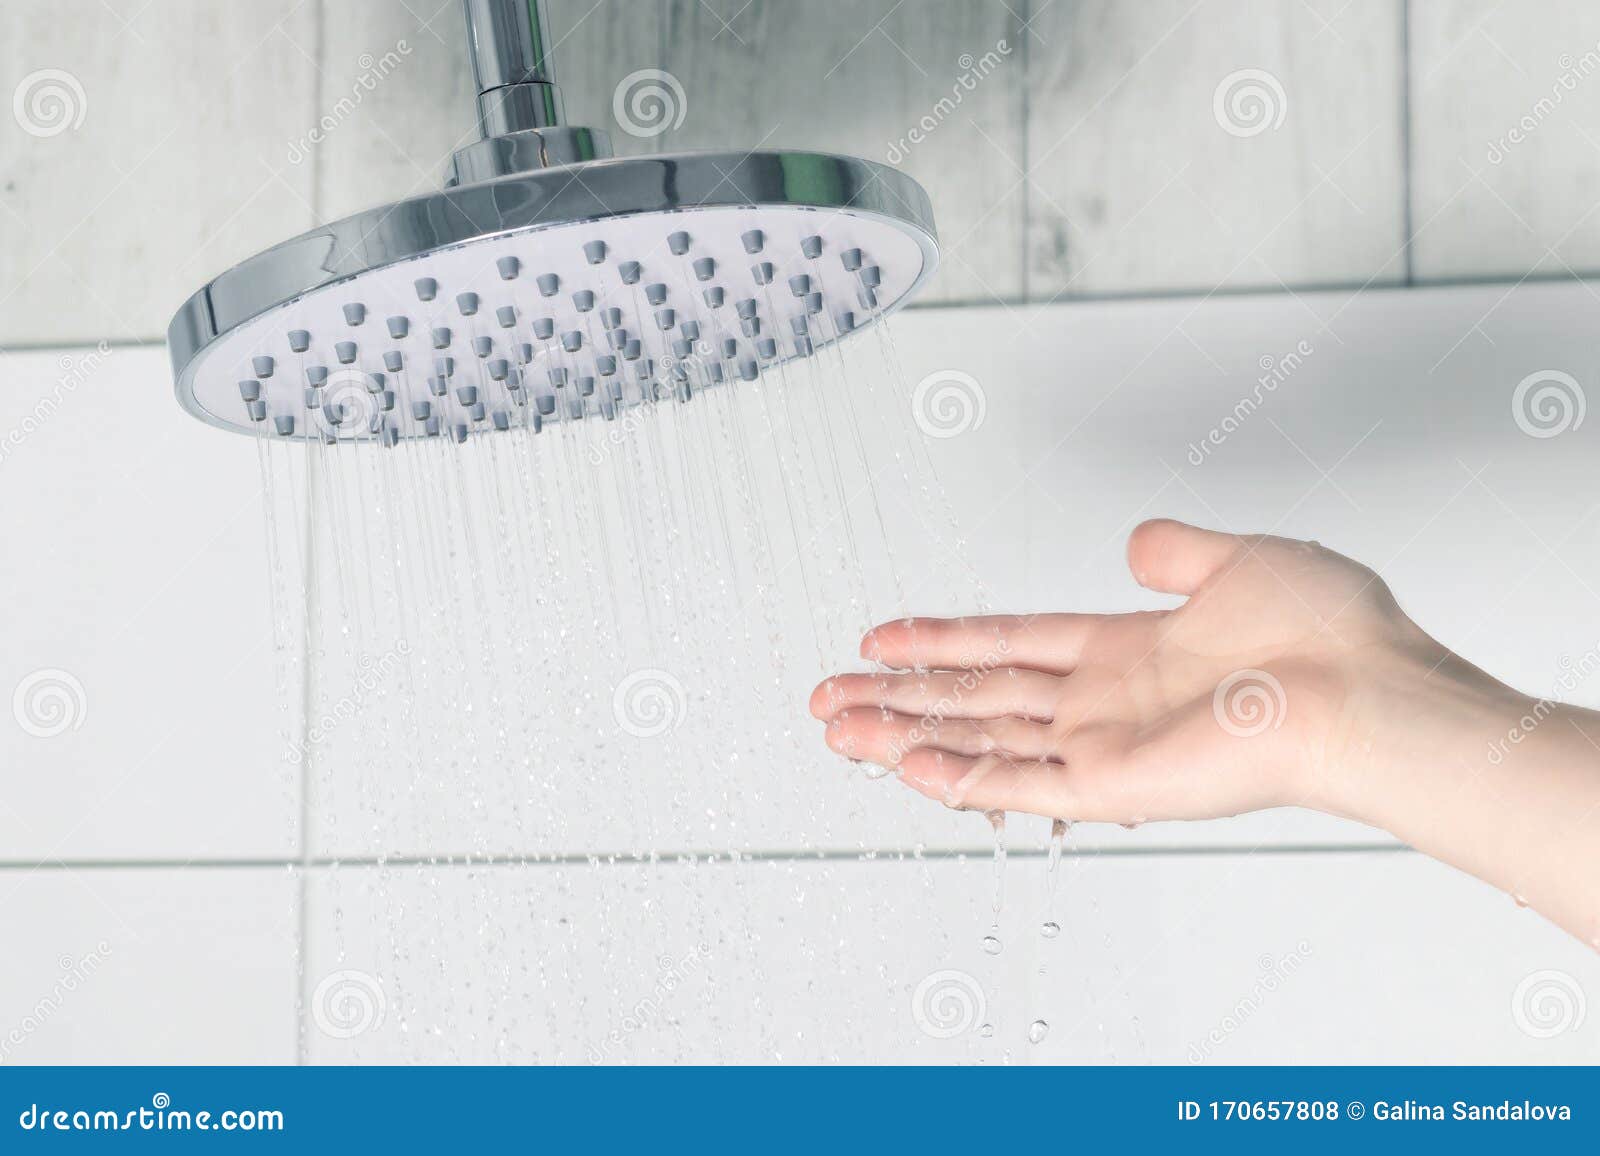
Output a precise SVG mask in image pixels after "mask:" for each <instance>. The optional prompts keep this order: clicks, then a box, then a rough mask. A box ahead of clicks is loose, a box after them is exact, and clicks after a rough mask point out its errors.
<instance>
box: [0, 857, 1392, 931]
mask: <svg viewBox="0 0 1600 1156" xmlns="http://www.w3.org/2000/svg"><path fill="white" fill-rule="evenodd" d="M993 854H994V848H993V847H992V846H986V847H951V848H946V849H928V848H924V849H923V850H921V851H917V850H916V849H915V848H911V847H886V848H882V849H880V850H876V851H859V850H844V849H834V850H820V851H738V852H734V851H697V850H683V851H662V852H656V853H654V854H653V855H651V856H649V857H646V856H644V855H641V854H640V853H638V852H636V851H596V852H587V851H570V852H563V853H560V854H551V855H542V856H537V855H536V856H531V857H530V856H527V855H520V854H506V855H498V856H485V855H473V854H467V853H463V854H451V855H391V856H387V857H379V856H375V855H352V856H349V857H339V856H306V857H303V858H300V859H287V858H284V859H274V858H255V859H50V860H46V861H44V862H41V863H34V862H29V861H28V860H25V859H4V860H0V872H5V871H126V870H177V869H182V868H193V869H199V870H217V869H244V870H259V869H262V868H272V869H279V870H281V869H284V868H289V869H300V875H301V877H302V884H301V886H302V891H303V890H304V876H305V875H307V874H308V873H309V872H310V871H312V870H316V869H318V868H338V869H340V870H345V869H348V868H352V867H385V868H394V867H428V868H430V869H439V868H446V867H469V868H470V867H477V868H484V867H591V866H596V865H600V864H603V865H605V866H609V867H645V866H649V867H665V866H680V865H684V864H700V863H733V864H739V863H899V862H919V861H928V860H939V861H943V860H951V859H963V858H966V859H985V858H987V857H989V856H991V855H993ZM1007 854H1008V855H1009V856H1010V857H1011V858H1013V859H1042V858H1044V857H1045V855H1046V854H1047V851H1046V850H1045V849H1044V848H1026V847H1013V848H1011V849H1010V850H1009V851H1008V852H1007ZM1061 854H1062V856H1063V857H1064V858H1070V859H1100V858H1104V859H1162V858H1183V857H1186V856H1201V857H1208V858H1217V857H1223V856H1229V855H1241V856H1250V855H1369V854H1408V855H1414V854H1417V851H1416V849H1415V848H1413V847H1408V846H1405V845H1404V844H1402V843H1380V842H1370V843H1328V844H1317V843H1283V844H1278V845H1275V846H1254V845H1247V844H1240V843H1217V844H1213V845H1209V846H1196V847H1184V846H1181V845H1177V844H1158V845H1155V846H1150V847H1078V848H1064V849H1063V850H1062V852H1061ZM301 912H302V919H303V918H304V904H302V908H301Z"/></svg>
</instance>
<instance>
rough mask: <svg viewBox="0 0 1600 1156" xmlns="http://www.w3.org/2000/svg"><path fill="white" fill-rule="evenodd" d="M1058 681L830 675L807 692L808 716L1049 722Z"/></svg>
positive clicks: (937, 673)
mask: <svg viewBox="0 0 1600 1156" xmlns="http://www.w3.org/2000/svg"><path fill="white" fill-rule="evenodd" d="M1061 682H1062V680H1061V679H1059V678H1057V677H1056V676H1055V675H1052V674H1042V673H1040V672H1039V671H1036V670H1018V669H1016V668H1015V667H1009V666H1003V667H1000V668H999V669H998V670H991V671H987V672H980V671H976V670H967V671H959V672H958V671H949V670H934V671H929V672H928V673H926V674H836V675H834V676H833V677H832V678H830V679H827V680H826V681H824V682H823V683H822V684H821V685H820V686H818V687H817V689H816V690H814V691H812V692H811V713H812V714H813V715H815V716H816V717H817V718H820V719H829V718H832V717H833V716H834V715H836V714H838V713H839V712H840V711H841V710H847V709H850V708H852V707H869V706H870V707H888V708H889V709H890V710H893V711H899V712H900V713H901V714H910V715H924V714H934V715H937V716H938V717H940V718H1000V717H1001V716H1002V715H1008V714H1014V715H1021V716H1022V717H1024V718H1031V719H1037V720H1040V721H1042V722H1048V721H1049V720H1050V716H1051V712H1052V710H1053V709H1054V703H1055V698H1056V696H1057V695H1058V694H1059V693H1060V688H1061Z"/></svg>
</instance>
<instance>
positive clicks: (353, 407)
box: [167, 0, 937, 445]
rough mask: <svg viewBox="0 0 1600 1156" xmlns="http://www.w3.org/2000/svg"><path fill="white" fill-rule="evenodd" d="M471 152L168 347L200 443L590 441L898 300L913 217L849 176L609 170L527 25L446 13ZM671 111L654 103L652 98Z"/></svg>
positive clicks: (688, 157) (232, 278) (800, 168)
mask: <svg viewBox="0 0 1600 1156" xmlns="http://www.w3.org/2000/svg"><path fill="white" fill-rule="evenodd" d="M465 7H466V14H467V23H468V30H469V41H470V47H471V52H472V58H473V69H474V75H475V78H476V80H477V85H478V89H479V96H478V118H479V125H480V130H481V134H482V139H481V140H478V141H476V142H474V143H473V144H471V145H468V146H467V147H466V148H464V149H462V150H460V151H458V152H457V153H456V154H455V155H454V157H453V158H452V160H451V163H450V165H449V170H448V172H447V175H446V179H445V186H446V187H445V188H444V189H442V190H441V191H439V192H434V193H429V194H427V195H424V196H420V197H415V198H411V199H408V200H404V201H399V202H396V203H393V204H389V205H384V206H380V207H378V208H375V209H369V210H367V211H365V212H362V213H357V214H356V215H354V216H352V217H346V218H344V219H343V220H339V221H334V222H332V223H330V224H327V225H324V226H321V227H319V228H317V229H314V230H312V231H311V232H309V233H305V234H302V235H301V236H299V237H295V238H293V239H291V240H288V241H285V242H283V243H282V244H279V245H276V246H274V247H273V248H271V249H268V250H266V251H265V252H263V253H260V254H257V255H256V256H254V257H251V258H249V259H248V260H246V261H244V262H242V263H240V264H239V265H237V266H235V267H234V268H232V269H230V270H228V271H227V272H226V273H223V274H222V275H221V276H219V277H217V278H216V279H215V280H213V281H211V282H210V283H209V284H207V285H205V286H204V287H203V288H201V289H200V290H199V291H198V292H197V293H195V294H194V295H193V296H192V297H191V298H189V300H188V301H186V302H185V303H184V305H183V307H182V308H181V309H179V310H178V313H177V315H176V316H175V317H174V318H173V320H172V323H171V325H170V327H169V329H168V335H167V337H168V344H169V347H170V349H171V352H172V359H173V370H174V376H175V379H176V388H177V395H178V400H179V402H180V403H181V404H182V405H183V407H184V408H185V409H187V410H188V411H189V412H190V413H192V414H193V415H194V416H196V417H198V418H200V419H201V420H202V421H206V422H209V423H210V424H213V425H217V426H221V427H223V428H225V429H233V430H238V431H242V432H250V433H267V434H271V435H273V436H281V437H321V438H323V439H324V440H339V441H344V440H353V441H368V440H377V441H381V442H384V443H387V444H391V445H392V444H394V443H396V442H398V441H400V440H403V439H406V438H413V437H425V436H439V435H445V436H449V437H453V438H455V439H457V440H463V439H465V438H467V437H468V436H471V435H472V434H473V433H475V432H477V431H480V430H481V431H488V430H495V429H499V430H505V429H508V428H511V427H513V426H515V427H518V428H527V429H532V430H535V431H537V430H538V429H539V428H541V427H542V426H543V425H544V424H547V423H549V422H553V421H571V420H577V419H582V418H588V417H593V418H601V419H604V420H611V419H614V418H616V417H617V416H618V414H619V413H622V412H625V411H626V410H628V409H629V408H631V407H633V406H637V405H640V404H647V403H654V402H660V401H674V400H676V401H680V402H681V401H687V400H689V399H691V398H692V397H693V396H694V395H695V394H696V393H697V392H698V391H699V390H701V389H703V388H708V387H714V386H718V385H722V384H724V383H731V382H735V381H740V380H743V381H755V380H757V379H759V378H760V376H761V375H762V374H763V373H764V372H765V371H766V369H767V368H768V367H770V366H772V365H775V364H777V363H779V362H782V361H787V360H789V359H792V358H796V357H807V356H810V355H812V354H813V353H814V352H815V351H816V350H818V349H820V348H821V347H823V346H824V345H827V344H829V343H832V342H835V341H838V340H840V339H842V338H843V337H845V336H847V335H849V334H850V333H851V332H853V331H854V330H856V329H859V328H862V327H864V326H866V325H868V324H871V323H872V322H875V321H876V320H878V319H879V318H880V317H881V316H883V315H884V314H885V313H887V312H889V311H891V310H893V309H894V308H896V307H898V306H899V305H900V304H902V303H904V302H905V301H906V300H908V299H909V298H910V297H911V296H912V295H913V294H914V293H915V292H916V291H917V289H918V288H919V287H920V286H921V285H922V283H923V282H924V281H925V280H926V279H927V278H928V276H929V275H930V274H931V273H932V271H933V268H934V265H935V263H936V260H937V247H936V239H935V233H934V225H933V213H932V209H931V207H930V205H929V202H928V197H927V194H926V193H925V192H924V191H923V190H922V188H921V186H919V185H918V184H917V183H916V182H915V181H913V180H912V179H911V178H909V177H907V176H905V175H904V174H903V173H901V172H899V171H898V170H896V169H893V168H889V167H887V166H884V165H880V164H876V163H874V162H871V161H866V160H861V159H858V158H854V157H846V156H833V155H829V154H824V153H813V152H790V151H768V150H759V149H758V150H756V151H753V152H733V151H729V152H696V153H684V154H678V155H668V154H663V155H654V156H642V157H629V158H613V157H611V155H610V151H611V150H610V144H609V141H608V140H607V138H606V136H605V134H604V133H602V132H598V131H595V130H590V129H585V128H578V127H572V126H568V125H565V124H563V123H562V121H563V114H562V107H561V97H560V93H559V90H558V89H557V88H556V86H555V84H554V82H553V79H552V72H551V68H550V62H549V52H548V43H547V39H546V29H547V27H548V25H547V24H546V23H545V21H544V12H543V0H465ZM669 95H670V94H669Z"/></svg>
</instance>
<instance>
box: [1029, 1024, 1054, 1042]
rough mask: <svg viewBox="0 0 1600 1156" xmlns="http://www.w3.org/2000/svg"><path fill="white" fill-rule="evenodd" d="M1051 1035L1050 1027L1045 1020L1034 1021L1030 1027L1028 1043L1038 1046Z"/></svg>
mask: <svg viewBox="0 0 1600 1156" xmlns="http://www.w3.org/2000/svg"><path fill="white" fill-rule="evenodd" d="M1049 1034H1050V1025H1049V1024H1047V1023H1045V1022H1044V1021H1043V1020H1034V1021H1033V1022H1032V1023H1031V1024H1029V1025H1028V1042H1029V1043H1030V1044H1037V1043H1039V1042H1040V1041H1041V1040H1043V1039H1044V1038H1045V1036H1047V1035H1049Z"/></svg>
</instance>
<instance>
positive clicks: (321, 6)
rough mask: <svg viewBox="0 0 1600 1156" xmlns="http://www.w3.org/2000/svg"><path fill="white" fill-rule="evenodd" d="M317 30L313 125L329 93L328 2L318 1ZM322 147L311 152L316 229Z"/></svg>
mask: <svg viewBox="0 0 1600 1156" xmlns="http://www.w3.org/2000/svg"><path fill="white" fill-rule="evenodd" d="M314 20H315V23H314V24H313V25H312V27H313V28H314V29H315V32H314V33H313V37H312V43H311V56H312V59H314V60H315V61H316V62H317V63H316V69H317V75H316V76H314V77H313V78H312V81H311V99H312V102H313V105H312V109H311V122H312V123H313V124H315V123H317V121H318V120H319V119H320V118H321V116H322V109H323V107H324V105H323V103H322V102H323V98H324V96H325V94H326V91H327V77H326V75H325V73H326V65H327V63H328V61H327V56H328V29H327V23H328V10H327V2H326V0H317V2H316V13H315V16H314ZM323 167H324V166H323V164H322V147H321V146H320V145H319V146H317V147H316V148H315V149H313V150H312V151H311V227H312V228H313V229H315V228H316V227H317V226H318V225H320V224H322V206H323V202H324V200H325V198H324V197H323V195H322V177H323Z"/></svg>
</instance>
